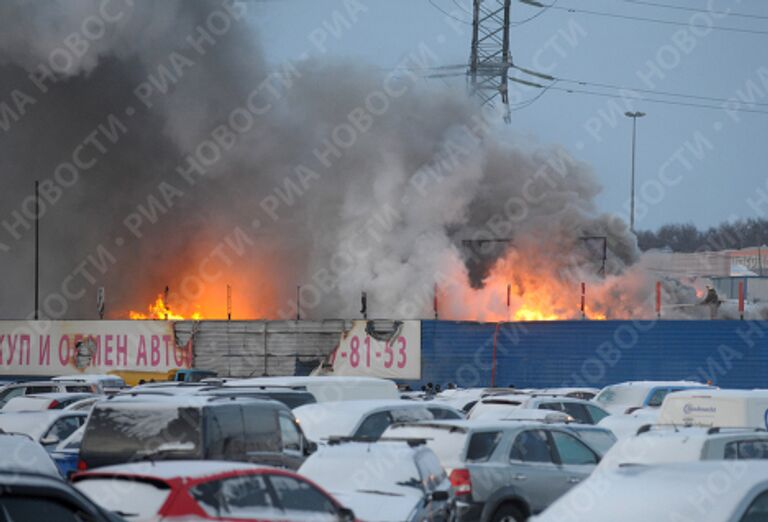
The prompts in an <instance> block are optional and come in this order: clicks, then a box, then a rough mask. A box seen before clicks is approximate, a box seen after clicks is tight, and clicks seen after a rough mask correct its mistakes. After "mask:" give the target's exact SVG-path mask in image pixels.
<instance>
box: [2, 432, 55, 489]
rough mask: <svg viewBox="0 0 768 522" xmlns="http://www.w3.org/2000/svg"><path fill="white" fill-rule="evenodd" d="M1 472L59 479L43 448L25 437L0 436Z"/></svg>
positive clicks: (14, 435) (5, 434) (10, 434)
mask: <svg viewBox="0 0 768 522" xmlns="http://www.w3.org/2000/svg"><path fill="white" fill-rule="evenodd" d="M0 454H2V455H3V458H2V459H0V471H1V472H17V473H39V474H41V475H48V476H51V477H56V478H61V475H59V470H58V469H57V468H56V464H54V463H53V460H51V457H50V455H49V454H48V452H47V451H45V449H43V447H42V446H41V445H40V444H38V443H37V442H35V441H33V440H32V439H31V438H30V437H28V436H27V435H20V434H16V433H2V434H0Z"/></svg>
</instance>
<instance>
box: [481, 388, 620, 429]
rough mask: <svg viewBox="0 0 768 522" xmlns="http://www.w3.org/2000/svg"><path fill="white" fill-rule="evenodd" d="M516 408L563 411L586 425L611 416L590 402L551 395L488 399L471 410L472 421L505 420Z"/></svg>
mask: <svg viewBox="0 0 768 522" xmlns="http://www.w3.org/2000/svg"><path fill="white" fill-rule="evenodd" d="M514 408H527V409H540V410H554V411H561V412H563V413H567V414H568V415H570V416H571V417H572V418H573V419H574V421H576V422H581V423H584V424H597V423H598V422H600V421H601V420H603V419H604V418H605V417H607V416H608V415H610V413H608V412H607V411H605V410H604V409H602V408H600V407H599V406H596V405H595V404H594V403H591V402H590V401H585V400H582V399H572V398H569V397H559V396H551V395H543V396H539V395H533V396H527V395H512V396H496V397H487V398H485V399H482V400H481V401H480V402H478V403H477V404H475V406H474V407H473V408H472V409H471V410H470V412H469V415H468V416H467V417H468V418H470V419H481V418H486V419H488V418H504V417H506V416H508V413H509V411H510V410H512V409H514Z"/></svg>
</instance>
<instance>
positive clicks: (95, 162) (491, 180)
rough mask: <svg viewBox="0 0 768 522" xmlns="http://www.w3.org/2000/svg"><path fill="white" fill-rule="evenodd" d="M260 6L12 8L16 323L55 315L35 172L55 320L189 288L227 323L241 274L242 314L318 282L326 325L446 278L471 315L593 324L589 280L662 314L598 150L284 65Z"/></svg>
mask: <svg viewBox="0 0 768 522" xmlns="http://www.w3.org/2000/svg"><path fill="white" fill-rule="evenodd" d="M358 8H359V7H358ZM248 11H250V12H248ZM341 15H342V16H346V17H347V18H346V19H347V20H348V21H350V23H352V22H353V21H354V17H355V3H354V2H350V3H349V4H348V5H347V10H346V12H342V13H341ZM252 16H258V13H257V12H256V11H255V8H254V7H253V5H250V4H249V5H246V4H239V3H237V2H227V1H224V2H222V1H213V0H211V1H207V0H197V1H181V0H168V1H164V2H162V3H149V2H147V3H138V2H137V3H135V4H134V2H129V1H128V0H114V1H111V2H110V1H98V0H78V1H76V2H75V1H67V2H64V1H55V0H47V1H39V2H34V3H31V2H25V1H22V0H11V1H7V2H3V3H2V4H0V171H2V180H3V190H2V191H1V192H0V209H2V215H0V267H2V273H3V274H4V281H3V299H2V300H0V317H3V318H22V317H27V316H28V315H29V312H31V310H32V308H33V302H32V285H33V277H32V276H33V272H32V260H33V256H32V251H33V250H32V246H33V245H32V238H33V235H32V230H31V223H32V221H31V219H30V216H31V215H33V210H32V207H31V201H32V199H31V198H30V195H31V193H32V190H33V189H32V187H33V180H35V179H39V180H40V181H41V193H42V194H43V197H42V202H43V204H42V212H41V216H42V217H41V221H40V227H41V235H40V245H41V250H40V263H41V264H40V266H41V269H40V273H41V315H42V316H43V317H47V318H59V317H61V318H72V319H74V318H93V317H95V316H96V313H97V312H96V302H95V301H96V289H97V288H98V287H101V286H103V287H104V288H105V290H106V316H107V317H110V318H125V317H127V315H128V311H129V310H138V311H140V312H144V311H146V307H147V305H149V304H150V303H151V302H152V301H154V299H155V298H156V296H157V295H158V294H161V293H163V292H164V289H165V288H166V287H168V288H169V289H170V293H169V300H168V302H169V305H170V307H171V311H172V312H178V313H180V314H182V315H184V316H189V315H191V314H192V313H194V312H200V313H201V314H202V316H203V317H218V318H223V317H225V316H226V299H227V298H226V287H227V285H230V286H231V288H232V312H233V317H234V318H291V317H295V315H296V307H297V303H296V300H297V297H296V296H297V293H298V295H299V300H300V301H301V313H302V316H303V317H306V318H313V319H321V318H336V317H359V316H360V312H361V311H360V306H361V300H360V295H361V292H365V293H366V295H367V307H368V310H367V311H368V314H369V315H370V316H372V317H373V316H375V317H393V318H402V317H417V318H418V317H431V316H432V313H433V310H432V307H433V293H434V289H435V287H437V293H438V296H439V303H440V304H439V306H440V308H441V315H442V316H443V317H447V318H454V319H495V320H498V319H514V318H517V319H538V318H554V317H558V318H571V317H578V316H579V305H578V299H579V284H580V282H581V281H587V282H588V285H589V294H590V301H589V305H588V311H589V312H590V313H593V314H594V315H595V316H598V317H608V318H624V317H647V316H652V315H653V305H652V299H653V291H654V286H653V285H654V283H653V281H651V280H650V278H649V277H648V276H647V275H646V274H645V273H643V271H642V269H640V268H639V267H638V266H637V265H635V266H632V265H633V264H635V263H636V262H637V261H638V259H639V251H638V249H637V245H636V240H635V237H634V235H633V234H631V233H630V231H629V230H628V228H627V226H626V224H625V223H624V222H623V221H622V220H620V219H618V218H616V217H614V216H608V215H604V214H601V212H600V211H599V209H598V208H597V207H596V205H595V202H594V201H595V197H596V195H597V194H598V193H599V191H600V186H599V184H598V183H597V181H596V178H595V176H594V174H593V173H592V171H591V169H590V167H589V166H588V165H585V164H583V163H581V162H579V161H577V160H575V159H573V158H572V157H571V156H570V155H569V154H568V152H567V151H565V150H563V149H562V148H560V147H558V146H556V145H542V144H540V143H536V142H534V141H532V140H530V139H528V138H525V139H524V138H522V137H520V136H515V135H514V134H512V133H510V132H508V131H507V130H505V129H503V128H496V127H495V124H493V123H488V122H487V121H486V120H484V119H483V117H482V113H481V111H480V110H479V109H478V108H477V107H476V106H475V105H474V104H473V103H472V102H471V101H469V100H467V99H466V97H465V96H464V95H462V94H461V93H456V92H453V91H449V90H447V89H440V88H436V87H435V86H431V87H430V86H425V85H422V84H421V83H419V82H417V81H416V80H415V78H414V77H413V76H412V75H411V74H409V73H408V67H404V68H403V69H402V70H400V71H398V72H397V73H396V74H390V75H385V74H383V73H376V72H371V69H370V68H369V67H367V66H366V65H365V64H356V63H351V62H340V61H334V60H330V59H328V60H305V61H302V62H299V63H295V64H277V65H276V66H270V65H269V64H268V63H267V62H266V60H265V58H264V55H263V53H262V50H261V43H260V40H259V35H258V34H257V32H256V30H255V29H254V27H253V24H252V23H249V22H248V20H249V17H252ZM73 35H74V36H73ZM431 55H432V51H431V50H430V49H429V48H428V47H427V48H421V49H417V50H414V55H413V57H411V58H410V60H412V62H409V64H408V66H409V67H415V66H418V65H419V64H421V65H423V64H424V62H426V61H429V59H430V56H431ZM603 240H605V241H606V242H607V256H606V259H605V268H604V273H603V269H602V263H603V260H602V241H603ZM630 267H631V268H630ZM297 286H300V287H301V288H300V289H299V290H298V292H297ZM507 287H509V291H507ZM665 288H667V291H668V293H669V294H670V295H671V296H672V297H670V299H673V300H674V301H675V302H677V301H681V302H691V300H692V299H695V293H694V294H693V295H692V296H691V289H689V288H688V289H683V290H684V291H679V292H678V290H676V287H675V286H674V285H672V284H671V283H669V284H667V285H666V287H665ZM507 293H508V294H509V296H507V295H506V294H507ZM681 296H682V297H681ZM507 301H509V302H510V304H509V305H508V304H507ZM516 312H519V313H516Z"/></svg>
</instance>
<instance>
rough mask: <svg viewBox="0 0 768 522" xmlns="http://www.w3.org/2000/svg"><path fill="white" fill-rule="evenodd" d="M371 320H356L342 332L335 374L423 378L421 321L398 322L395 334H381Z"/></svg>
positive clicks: (334, 360) (332, 359)
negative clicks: (374, 327)
mask: <svg viewBox="0 0 768 522" xmlns="http://www.w3.org/2000/svg"><path fill="white" fill-rule="evenodd" d="M369 324H372V323H369V322H368V321H354V322H353V325H352V328H351V329H350V330H348V331H346V332H342V334H341V339H340V341H339V345H338V346H337V347H336V349H335V350H334V351H333V353H331V355H330V363H331V366H332V368H333V373H332V374H333V375H348V376H365V377H383V378H386V379H421V321H402V322H398V323H396V325H397V327H396V329H395V331H394V332H388V333H386V334H379V333H377V332H373V331H371V330H370V328H369Z"/></svg>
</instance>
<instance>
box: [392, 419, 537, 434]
mask: <svg viewBox="0 0 768 522" xmlns="http://www.w3.org/2000/svg"><path fill="white" fill-rule="evenodd" d="M401 426H407V427H408V428H418V427H424V428H438V429H439V428H445V429H451V428H458V429H460V430H463V431H467V432H469V431H488V430H500V429H511V428H518V427H526V426H541V422H536V421H533V420H527V419H526V420H521V421H514V422H513V421H510V420H502V419H478V420H469V419H455V420H454V419H446V420H434V421H415V422H402V423H397V424H393V425H392V426H391V427H390V428H388V429H397V428H399V427H401Z"/></svg>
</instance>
